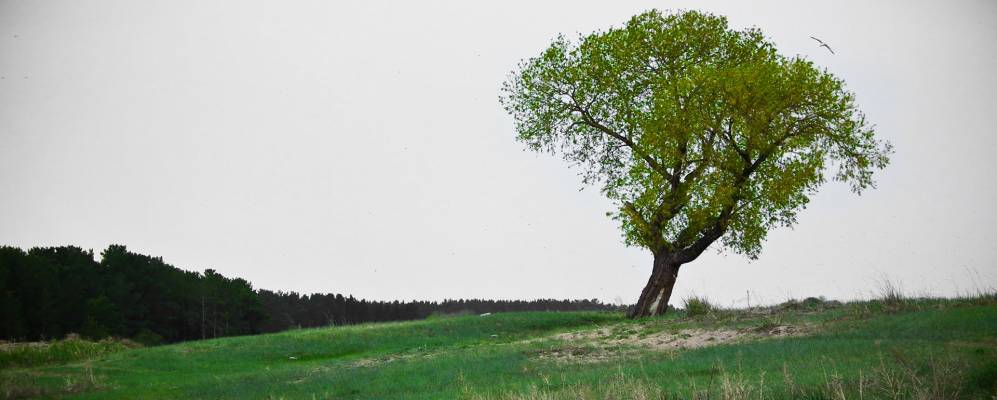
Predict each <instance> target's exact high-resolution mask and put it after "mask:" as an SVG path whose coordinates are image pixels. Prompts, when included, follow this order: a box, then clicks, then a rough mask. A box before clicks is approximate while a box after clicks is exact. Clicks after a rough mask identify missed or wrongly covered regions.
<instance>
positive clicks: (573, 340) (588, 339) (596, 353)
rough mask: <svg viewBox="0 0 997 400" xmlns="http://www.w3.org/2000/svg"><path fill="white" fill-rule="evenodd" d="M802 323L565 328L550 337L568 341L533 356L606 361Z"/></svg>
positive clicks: (752, 336)
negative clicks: (698, 327)
mask: <svg viewBox="0 0 997 400" xmlns="http://www.w3.org/2000/svg"><path fill="white" fill-rule="evenodd" d="M809 331H810V329H809V328H807V327H804V326H794V325H774V326H767V327H754V328H740V329H730V328H717V329H679V330H660V331H655V330H654V329H653V328H651V327H648V326H635V327H626V328H620V327H603V328H599V329H593V330H587V331H577V332H567V333H562V334H558V335H554V336H552V337H551V338H552V339H557V340H563V341H566V342H568V343H570V344H569V345H567V346H563V347H557V348H551V349H546V350H541V351H538V352H536V353H535V356H537V357H538V358H541V359H552V360H555V361H567V362H583V363H586V362H601V361H607V360H611V359H614V358H618V357H621V356H625V355H627V354H631V353H633V352H634V351H639V350H642V349H643V350H652V351H661V352H668V351H679V350H686V349H696V348H700V347H706V346H715V345H719V344H727V343H734V342H741V341H751V340H762V339H767V338H778V337H787V336H800V335H805V334H807V333H808V332H809Z"/></svg>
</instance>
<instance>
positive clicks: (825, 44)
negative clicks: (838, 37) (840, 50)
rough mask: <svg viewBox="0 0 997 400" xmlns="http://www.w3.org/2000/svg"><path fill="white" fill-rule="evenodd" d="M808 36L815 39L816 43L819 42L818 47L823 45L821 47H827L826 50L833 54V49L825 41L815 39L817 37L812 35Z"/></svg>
mask: <svg viewBox="0 0 997 400" xmlns="http://www.w3.org/2000/svg"><path fill="white" fill-rule="evenodd" d="M810 38H811V39H813V40H816V41H817V43H820V47H823V48H825V49H827V51H830V52H831V54H834V50H831V46H828V45H827V43H824V41H823V40H820V39H817V38H815V37H813V36H811V37H810Z"/></svg>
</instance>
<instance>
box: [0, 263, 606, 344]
mask: <svg viewBox="0 0 997 400" xmlns="http://www.w3.org/2000/svg"><path fill="white" fill-rule="evenodd" d="M615 309H616V307H615V306H612V305H608V304H603V303H601V302H599V301H598V300H595V299H593V300H553V299H543V300H533V301H522V300H477V299H473V300H463V299H460V300H445V301H442V302H428V301H410V302H399V301H397V300H396V301H369V300H364V299H357V298H354V297H353V296H344V295H342V294H311V295H302V294H298V293H295V292H284V291H277V292H274V291H270V290H264V289H259V290H255V289H253V286H252V285H251V284H250V283H249V282H248V281H246V280H244V279H241V278H228V277H225V276H222V275H221V274H219V273H217V272H216V271H214V270H211V269H207V270H205V271H204V272H203V273H201V272H194V271H187V270H183V269H180V268H177V267H174V266H172V265H170V264H167V263H166V262H164V261H163V259H162V258H161V257H151V256H147V255H142V254H136V253H132V252H130V251H128V249H127V248H126V247H125V246H122V245H111V246H109V247H108V248H107V249H106V250H104V251H103V252H101V254H100V260H99V261H98V260H97V259H96V258H95V256H94V252H93V251H92V250H84V249H82V248H79V247H75V246H61V247H35V248H32V249H30V250H27V251H24V250H22V249H20V248H16V247H9V246H0V339H2V340H18V341H23V340H45V339H52V338H60V337H64V336H65V335H67V334H69V333H78V334H80V335H83V336H85V337H88V338H91V339H100V338H104V337H109V336H115V337H126V338H132V339H135V340H138V341H140V342H143V343H146V344H156V343H169V342H178V341H184V340H195V339H205V338H215V337H222V336H232V335H251V334H258V333H264V332H277V331H282V330H286V329H291V328H305V327H319V326H329V325H346V324H357V323H364V322H382V321H400V320H412V319H421V318H425V317H427V316H430V315H433V314H461V313H476V314H480V313H491V312H503V311H576V310H615Z"/></svg>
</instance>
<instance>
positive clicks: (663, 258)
mask: <svg viewBox="0 0 997 400" xmlns="http://www.w3.org/2000/svg"><path fill="white" fill-rule="evenodd" d="M679 266H681V264H678V263H675V262H673V261H672V260H671V257H670V256H668V255H661V254H658V255H655V256H654V268H653V269H652V270H651V277H650V278H649V279H648V280H647V285H645V286H644V290H643V291H641V293H640V299H638V300H637V305H636V306H634V308H633V310H630V315H628V316H629V317H630V318H641V317H649V316H652V315H661V314H664V313H665V311H666V310H668V299H670V298H671V297H672V288H673V287H675V279H676V278H677V277H678V273H679Z"/></svg>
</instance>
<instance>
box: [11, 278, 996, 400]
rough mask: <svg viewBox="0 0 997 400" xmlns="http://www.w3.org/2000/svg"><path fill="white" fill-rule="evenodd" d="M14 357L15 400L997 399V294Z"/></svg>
mask: <svg viewBox="0 0 997 400" xmlns="http://www.w3.org/2000/svg"><path fill="white" fill-rule="evenodd" d="M689 314H693V315H689ZM8 347H9V348H13V347H12V346H8ZM9 348H8V349H7V350H4V353H0V357H2V358H0V366H4V369H3V370H2V372H0V379H2V380H0V383H2V386H3V390H2V391H0V395H2V396H5V397H7V398H18V397H32V396H42V397H45V396H48V397H63V396H66V397H70V398H81V399H91V398H92V399H128V398H162V399H174V398H240V399H245V398H261V399H268V398H287V399H297V398H302V399H310V398H356V399H401V398H405V399H410V398H427V399H428V398H707V397H710V398H714V397H717V396H719V397H720V398H724V397H727V398H801V397H809V398H853V397H854V398H932V399H935V398H991V396H994V395H997V303H995V302H994V300H993V296H983V297H979V298H974V299H963V300H938V299H933V300H906V299H904V300H899V301H873V302H861V303H850V304H845V305H841V304H837V303H834V302H830V303H829V302H823V301H820V300H817V299H810V300H808V301H805V302H790V303H786V304H783V305H781V306H777V307H770V308H763V309H750V310H716V309H713V308H710V307H705V308H695V309H694V308H692V307H690V309H689V313H686V312H677V313H671V314H670V315H669V316H666V317H664V318H655V319H646V320H640V321H629V320H625V319H624V318H623V317H622V315H620V314H616V313H587V312H578V313H509V314H495V315H490V316H465V317H454V318H437V319H429V320H424V321H414V322H404V323H383V324H366V325H358V326H349V327H335V328H321V329H306V330H296V331H289V332H283V333H277V334H269V335H260V336H246V337H234V338H225V339H217V340H205V341H196V342H188V343H181V344H176V345H170V346H159V347H150V348H139V349H126V348H125V346H122V347H121V349H119V350H120V351H116V352H110V353H107V352H104V353H100V352H97V353H93V354H89V353H88V354H84V355H83V356H81V359H78V360H75V361H58V360H56V361H51V360H48V361H45V360H42V359H39V360H40V361H36V362H32V361H31V360H30V359H27V360H26V361H11V360H12V358H11V357H12V356H11V354H12V353H11V351H9V350H10V349H9Z"/></svg>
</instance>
